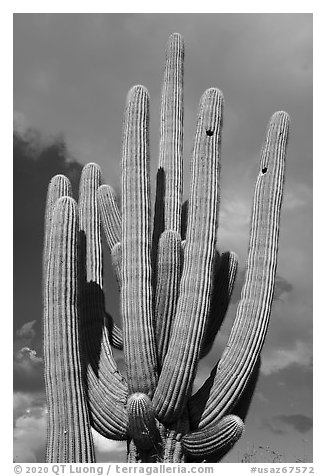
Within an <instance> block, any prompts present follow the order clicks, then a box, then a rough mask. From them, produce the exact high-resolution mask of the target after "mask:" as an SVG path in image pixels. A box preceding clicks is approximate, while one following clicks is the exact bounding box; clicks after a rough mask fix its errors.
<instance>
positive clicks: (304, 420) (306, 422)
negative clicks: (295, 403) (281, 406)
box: [274, 413, 313, 433]
mask: <svg viewBox="0 0 326 476" xmlns="http://www.w3.org/2000/svg"><path fill="white" fill-rule="evenodd" d="M274 420H276V421H280V422H282V423H285V424H286V425H289V426H291V427H292V428H294V429H295V430H297V431H298V432H299V433H307V432H308V431H310V430H311V429H312V426H313V419H312V418H311V417H307V416H306V415H302V414H301V413H297V414H294V415H277V416H275V417H274Z"/></svg>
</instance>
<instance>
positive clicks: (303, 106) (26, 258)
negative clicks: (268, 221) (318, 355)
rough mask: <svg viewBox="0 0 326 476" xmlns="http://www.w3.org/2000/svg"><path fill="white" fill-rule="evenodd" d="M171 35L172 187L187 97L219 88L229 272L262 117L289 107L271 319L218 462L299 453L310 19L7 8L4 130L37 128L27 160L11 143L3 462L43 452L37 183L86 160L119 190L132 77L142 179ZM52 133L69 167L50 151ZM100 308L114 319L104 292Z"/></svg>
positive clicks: (42, 185)
mask: <svg viewBox="0 0 326 476" xmlns="http://www.w3.org/2000/svg"><path fill="white" fill-rule="evenodd" d="M172 32H179V33H181V34H182V35H183V36H184V39H185V45H186V55H185V145H184V151H185V193H187V191H188V186H189V184H188V173H187V169H188V165H189V156H190V154H191V148H192V137H193V131H194V127H195V121H196V114H197V106H198V101H199V98H200V96H201V94H202V93H203V92H204V90H205V89H206V88H208V87H211V86H216V87H218V88H220V89H221V90H222V92H223V94H224V98H225V109H224V129H223V142H222V173H221V180H222V182H221V216H220V229H219V241H220V248H221V250H222V251H225V250H233V251H235V252H236V253H237V254H238V255H239V257H240V268H241V269H242V268H244V266H245V262H246V261H245V260H246V253H247V245H248V231H249V217H250V207H251V199H252V195H253V187H254V182H255V174H256V171H257V163H258V162H257V161H258V159H259V153H260V148H261V145H262V142H263V139H264V132H265V129H266V125H267V123H268V120H269V118H270V116H271V115H272V114H273V113H274V112H275V111H276V110H280V109H282V110H285V111H287V112H288V113H289V114H290V116H291V129H290V140H289V147H288V155H287V170H286V184H285V196H284V202H283V211H282V222H281V233H280V248H279V264H278V269H277V276H278V278H277V287H276V293H275V300H274V304H273V312H272V319H271V325H270V329H269V333H268V336H267V340H266V343H265V346H264V351H263V359H262V370H261V376H260V379H259V382H258V387H257V390H256V394H255V397H254V400H253V403H252V406H251V409H250V413H249V416H248V418H247V424H246V428H247V431H246V433H245V435H244V436H243V438H242V439H241V441H240V442H239V443H238V444H237V445H236V447H235V449H234V450H233V451H232V452H231V453H230V454H229V455H228V456H227V457H226V460H225V461H232V462H237V461H240V460H241V458H242V457H243V455H244V454H245V452H246V451H252V448H253V447H254V448H255V449H256V450H257V454H256V458H257V460H260V461H266V460H267V461H271V458H272V457H273V455H271V453H270V450H269V451H267V450H264V449H260V450H259V449H258V447H259V445H261V446H263V447H269V448H271V450H273V451H275V452H276V453H279V454H282V455H283V461H285V462H286V461H288V462H293V461H295V460H298V459H300V458H301V459H302V458H306V459H307V460H308V461H311V460H312V15H310V14H15V15H14V119H15V130H16V132H17V133H19V135H20V138H21V139H22V140H23V141H25V145H26V143H28V141H30V138H31V136H30V133H29V131H30V128H33V129H34V130H37V131H38V132H39V136H38V138H37V140H36V139H35V137H34V139H33V142H34V144H33V146H34V149H33V148H32V149H30V150H29V153H30V152H31V150H32V156H33V154H34V161H31V160H29V159H30V156H28V153H26V150H25V152H24V151H23V149H24V147H23V145H22V144H20V149H19V153H18V152H17V156H15V162H14V180H15V182H14V207H15V208H14V212H15V215H14V221H15V224H14V253H15V257H14V280H15V281H14V332H15V342H14V352H15V354H14V391H15V393H14V407H15V411H14V436H15V453H14V458H15V460H16V461H24V462H27V461H44V441H45V407H44V388H43V377H42V371H43V370H42V369H43V360H42V344H41V343H42V325H41V319H42V315H41V312H42V310H41V249H42V226H43V225H42V220H43V216H42V213H43V208H44V200H45V190H46V186H47V183H48V180H49V178H50V177H51V174H52V172H53V173H59V172H60V171H62V172H65V171H66V170H68V169H69V171H70V172H71V171H74V172H75V176H76V177H77V176H78V174H79V173H80V166H81V165H83V164H85V163H87V162H89V161H95V162H97V163H98V164H99V165H100V166H101V168H102V171H103V175H104V178H105V181H106V182H107V183H109V184H111V185H112V186H114V187H115V188H116V189H117V191H119V190H120V148H121V128H122V118H123V111H124V106H125V98H126V94H127V92H128V90H129V88H130V87H131V86H132V85H134V84H144V85H145V86H146V87H147V88H148V90H149V93H150V96H151V109H150V113H151V120H150V121H151V122H150V127H151V131H150V134H151V171H152V177H153V179H154V175H155V169H156V166H157V165H156V164H157V157H158V140H159V107H160V91H161V81H162V72H163V65H164V51H165V45H166V41H167V38H168V36H169V35H170V34H171V33H172ZM59 136H60V137H61V139H62V140H64V142H65V143H66V145H67V150H65V154H66V155H67V156H69V157H70V158H71V161H72V164H70V165H67V163H66V161H65V158H63V159H62V160H59V159H57V158H56V154H54V155H52V156H51V153H50V152H51V151H50V152H49V146H50V145H51V141H52V140H53V138H55V137H56V138H58V137H59ZM40 144H41V145H40ZM42 147H43V149H44V148H45V149H46V150H47V154H45V155H44V154H43V155H42V153H41V152H40V151H41V150H42ZM47 148H48V149H47ZM23 152H24V153H23ZM54 152H55V151H54ZM60 167H62V170H61V169H60ZM153 187H154V181H153ZM241 269H240V273H239V280H238V283H237V289H236V290H235V295H234V298H233V301H232V304H231V306H230V310H229V313H228V320H227V322H226V324H225V326H224V327H223V329H222V332H221V336H220V338H219V342H218V343H217V344H216V346H215V347H214V348H213V350H212V352H211V353H210V354H209V356H208V357H207V358H206V359H205V361H204V362H202V363H201V365H200V371H199V375H198V381H197V383H196V384H197V385H199V383H200V382H202V381H203V380H204V379H205V378H206V376H207V375H208V373H209V371H210V369H211V367H212V365H213V364H214V363H215V361H216V354H217V353H218V352H219V351H220V348H221V347H222V345H223V343H225V341H226V338H227V335H228V332H229V330H230V326H231V324H232V319H233V317H234V315H235V310H236V304H237V301H238V298H239V290H240V287H241V286H240V285H241V277H242V276H243V272H241ZM107 282H110V278H107ZM107 305H108V310H109V311H111V312H113V313H114V314H117V312H118V307H119V305H118V301H117V298H116V297H115V298H113V299H111V300H110V302H108V304H107ZM96 447H97V456H98V461H113V460H116V461H119V460H120V461H122V459H121V458H122V454H123V452H122V450H123V449H122V448H121V445H120V444H117V443H112V444H111V443H110V444H109V445H108V443H107V442H105V441H104V442H103V440H102V439H101V438H99V437H96Z"/></svg>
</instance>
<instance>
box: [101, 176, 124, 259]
mask: <svg viewBox="0 0 326 476" xmlns="http://www.w3.org/2000/svg"><path fill="white" fill-rule="evenodd" d="M97 200H98V205H99V209H100V214H101V223H102V227H103V230H104V234H105V237H106V240H107V243H108V245H109V248H110V250H112V248H113V247H114V245H116V243H118V241H121V214H120V210H119V207H118V204H117V199H116V196H115V192H114V190H113V188H112V187H110V186H109V185H101V186H100V187H99V189H98V191H97Z"/></svg>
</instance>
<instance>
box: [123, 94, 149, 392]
mask: <svg viewBox="0 0 326 476" xmlns="http://www.w3.org/2000/svg"><path fill="white" fill-rule="evenodd" d="M148 116H149V97H148V92H147V90H146V89H145V88H144V87H143V86H134V87H133V88H132V89H131V90H130V91H129V94H128V98H127V107H126V112H125V123H124V137H123V151H122V240H121V252H122V286H121V312H122V319H123V335H124V343H123V348H124V354H125V361H126V367H127V380H128V386H129V393H130V394H131V393H137V392H140V393H145V394H147V395H148V396H150V397H151V396H152V395H153V392H154V390H155V388H156V383H157V356H156V342H155V335H154V325H153V324H154V323H153V305H152V304H153V303H152V286H151V256H150V252H151V238H150V208H151V204H150V181H149V170H148V168H149V143H148V142H149V130H148V119H149V118H148Z"/></svg>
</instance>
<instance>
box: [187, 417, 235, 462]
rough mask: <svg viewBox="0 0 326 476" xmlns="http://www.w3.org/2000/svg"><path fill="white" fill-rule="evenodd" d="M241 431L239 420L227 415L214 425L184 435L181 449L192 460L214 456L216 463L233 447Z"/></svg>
mask: <svg viewBox="0 0 326 476" xmlns="http://www.w3.org/2000/svg"><path fill="white" fill-rule="evenodd" d="M243 431H244V424H243V421H242V420H241V418H239V417H238V416H236V415H227V416H225V417H223V418H221V420H220V421H219V422H218V423H217V424H216V425H210V426H208V427H207V428H205V429H204V430H201V431H194V432H193V433H189V434H187V435H184V436H183V438H182V447H183V450H184V451H185V453H186V454H187V455H189V456H192V457H193V458H207V457H208V456H212V455H214V456H215V458H216V461H218V460H219V459H220V458H222V457H223V456H224V455H225V454H226V453H227V452H228V451H229V450H230V449H231V448H232V446H234V444H235V443H236V442H237V441H238V439H239V438H240V437H241V435H242V433H243Z"/></svg>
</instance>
